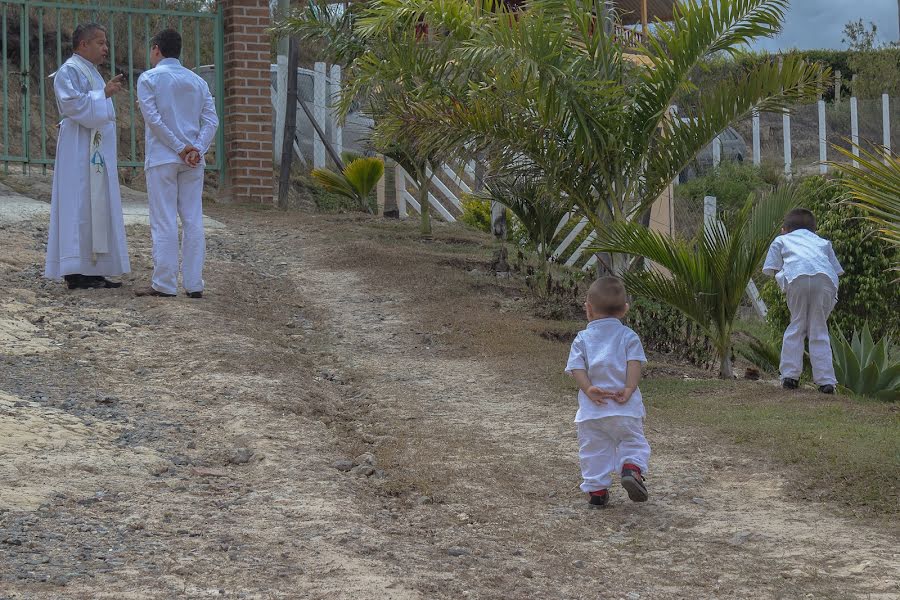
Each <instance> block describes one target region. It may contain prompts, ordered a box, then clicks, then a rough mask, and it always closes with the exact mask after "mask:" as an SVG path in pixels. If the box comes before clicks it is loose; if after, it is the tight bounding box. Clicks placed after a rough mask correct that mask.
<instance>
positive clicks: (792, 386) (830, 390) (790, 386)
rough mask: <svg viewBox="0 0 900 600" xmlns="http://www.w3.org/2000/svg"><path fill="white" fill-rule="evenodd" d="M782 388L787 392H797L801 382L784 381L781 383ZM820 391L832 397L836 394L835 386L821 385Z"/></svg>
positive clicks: (793, 380)
mask: <svg viewBox="0 0 900 600" xmlns="http://www.w3.org/2000/svg"><path fill="white" fill-rule="evenodd" d="M781 387H783V388H784V389H786V390H796V389H797V388H798V387H800V382H799V381H797V380H796V379H783V380H782V381H781ZM819 391H820V392H822V393H823V394H829V395H831V394H834V386H833V385H831V384H825V385H820V386H819Z"/></svg>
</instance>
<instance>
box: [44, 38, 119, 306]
mask: <svg viewBox="0 0 900 600" xmlns="http://www.w3.org/2000/svg"><path fill="white" fill-rule="evenodd" d="M72 50H73V52H74V53H73V54H72V57H71V58H69V59H68V60H67V61H66V62H65V63H63V64H62V66H60V68H59V70H58V71H57V72H56V73H54V74H53V91H54V93H55V94H56V104H57V106H58V107H59V114H60V117H61V118H62V120H61V122H60V124H59V139H58V141H57V144H56V164H55V167H54V169H53V197H52V200H51V203H50V231H49V235H48V239H47V263H46V267H45V269H44V276H45V277H47V278H49V279H60V278H64V279H65V280H66V283H67V284H68V286H69V289H85V288H115V287H119V286H121V285H122V284H121V283H119V282H113V281H110V280H108V279H106V277H116V276H118V275H122V274H124V273H128V272H129V271H130V270H131V267H130V265H129V262H128V245H127V243H126V241H125V220H124V217H123V215H122V198H121V195H120V193H119V173H118V168H117V163H116V110H115V108H114V107H113V102H112V99H111V98H112V96H114V95H115V94H117V93H119V92H120V91H122V88H123V86H124V83H123V79H124V76H123V75H118V76H116V77H113V78H112V79H111V80H110V81H108V82H104V81H103V77H102V76H101V75H100V72H99V71H98V70H97V66H98V65H101V64H103V63H104V62H106V59H107V56H109V46H108V44H107V41H106V30H105V29H104V28H103V27H102V26H100V25H98V24H96V23H84V24H81V25H79V26H78V27H76V28H75V31H74V32H73V33H72Z"/></svg>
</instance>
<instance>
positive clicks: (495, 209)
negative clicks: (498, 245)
mask: <svg viewBox="0 0 900 600" xmlns="http://www.w3.org/2000/svg"><path fill="white" fill-rule="evenodd" d="M491 231H493V232H494V237H495V238H497V239H498V240H501V241H503V240H506V207H505V206H504V205H502V204H500V203H499V202H494V201H491Z"/></svg>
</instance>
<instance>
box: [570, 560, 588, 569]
mask: <svg viewBox="0 0 900 600" xmlns="http://www.w3.org/2000/svg"><path fill="white" fill-rule="evenodd" d="M572 566H573V567H575V568H576V569H583V568H584V567H585V564H584V561H583V560H575V561H572Z"/></svg>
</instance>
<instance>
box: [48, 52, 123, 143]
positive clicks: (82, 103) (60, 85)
mask: <svg viewBox="0 0 900 600" xmlns="http://www.w3.org/2000/svg"><path fill="white" fill-rule="evenodd" d="M85 87H86V86H85V85H84V83H82V81H81V78H80V77H79V76H78V73H77V71H75V69H74V68H72V67H68V66H65V65H64V66H63V67H62V68H61V69H60V70H59V71H57V73H56V75H55V76H54V77H53V90H54V91H55V92H56V101H57V104H58V105H59V112H60V114H61V115H62V116H64V117H67V118H69V119H72V120H73V121H75V122H76V123H78V124H79V125H81V126H82V127H84V128H85V129H100V128H102V127H103V126H105V125H106V124H108V123H110V122H115V120H116V111H115V109H114V108H113V105H112V102H109V100H108V98H107V97H106V92H105V91H104V90H102V89H101V90H90V89H85Z"/></svg>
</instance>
